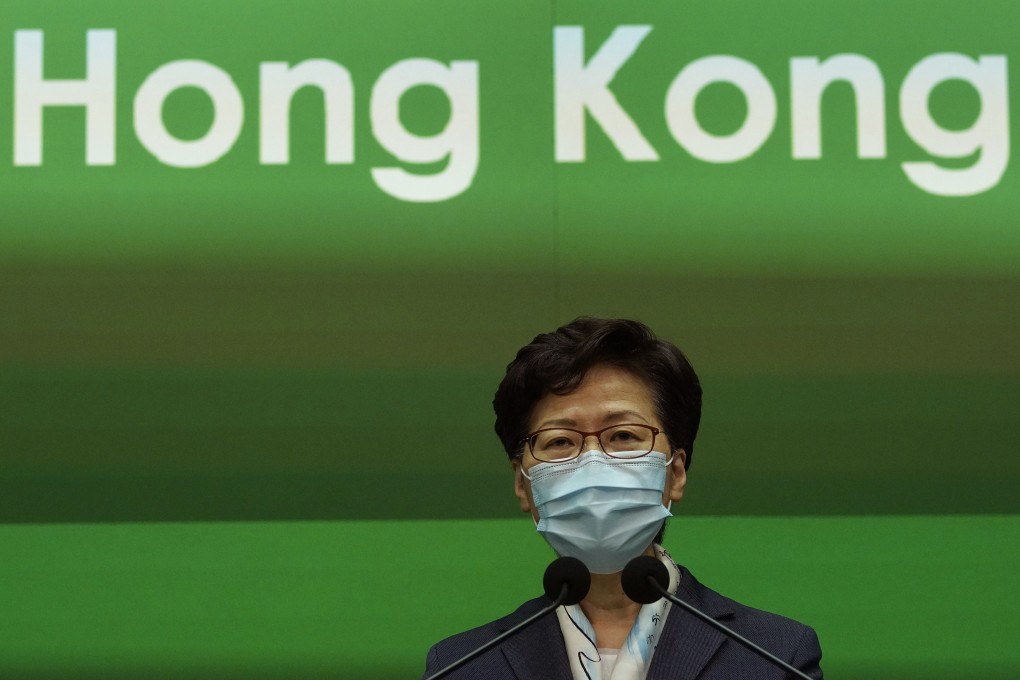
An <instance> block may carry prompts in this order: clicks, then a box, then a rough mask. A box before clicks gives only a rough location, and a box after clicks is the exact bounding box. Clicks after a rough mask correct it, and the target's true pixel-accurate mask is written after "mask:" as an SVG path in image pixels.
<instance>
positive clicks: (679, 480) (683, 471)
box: [665, 449, 687, 503]
mask: <svg viewBox="0 0 1020 680" xmlns="http://www.w3.org/2000/svg"><path fill="white" fill-rule="evenodd" d="M686 464H687V452H686V451H684V450H683V449H677V450H676V451H675V452H674V453H673V462H672V463H670V464H669V471H670V476H669V477H668V478H667V479H666V491H665V493H666V494H668V495H669V500H671V501H673V502H674V503H679V502H680V501H681V500H683V497H684V489H685V488H686V487H687V468H686V467H684V466H685V465H686Z"/></svg>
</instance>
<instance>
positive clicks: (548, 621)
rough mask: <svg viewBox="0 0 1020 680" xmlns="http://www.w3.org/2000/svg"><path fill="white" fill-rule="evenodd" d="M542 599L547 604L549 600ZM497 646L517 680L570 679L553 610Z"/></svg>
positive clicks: (568, 666) (563, 647)
mask: <svg viewBox="0 0 1020 680" xmlns="http://www.w3.org/2000/svg"><path fill="white" fill-rule="evenodd" d="M543 602H544V603H545V604H548V600H544V599H543ZM507 627H508V628H509V626H507ZM500 649H501V650H502V652H503V656H504V657H505V658H506V660H507V662H508V663H509V664H510V667H511V668H513V671H514V674H515V675H516V676H517V678H518V680H571V675H570V662H568V661H567V651H566V646H565V645H564V644H563V633H561V632H560V624H559V621H558V620H557V619H556V613H555V612H549V613H548V614H546V615H545V616H544V617H542V618H541V619H539V620H538V621H535V623H533V624H532V625H531V626H529V627H528V628H525V629H524V630H522V631H520V632H519V633H517V634H516V635H514V636H513V637H511V638H510V639H509V640H507V641H506V642H504V643H503V644H502V645H500Z"/></svg>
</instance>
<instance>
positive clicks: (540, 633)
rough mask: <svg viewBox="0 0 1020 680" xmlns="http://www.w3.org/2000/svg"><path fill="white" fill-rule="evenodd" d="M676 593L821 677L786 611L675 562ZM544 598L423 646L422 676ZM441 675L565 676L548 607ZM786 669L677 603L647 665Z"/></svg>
mask: <svg viewBox="0 0 1020 680" xmlns="http://www.w3.org/2000/svg"><path fill="white" fill-rule="evenodd" d="M680 573H681V578H680V586H679V588H678V589H677V593H676V594H677V597H679V598H680V599H682V600H684V601H686V602H688V603H690V604H692V605H694V606H695V607H697V608H698V609H700V610H701V611H703V612H705V613H706V614H708V615H710V616H711V617H712V618H714V619H716V620H717V621H720V622H722V623H723V624H724V625H726V626H727V627H728V628H730V629H732V630H734V631H736V632H737V633H739V634H741V635H743V636H744V637H746V638H747V639H749V640H750V641H751V642H754V643H756V644H758V645H760V646H761V647H764V648H765V649H766V650H768V651H770V652H772V653H773V654H775V655H776V656H778V657H779V658H780V659H783V660H785V661H786V662H788V663H789V664H790V665H791V666H793V667H794V668H798V669H800V670H802V671H804V672H805V673H807V674H808V675H810V676H811V677H812V678H817V679H818V680H821V678H822V669H821V667H820V665H819V663H820V662H821V658H822V650H821V647H820V646H819V644H818V637H817V636H816V635H815V631H814V630H812V629H811V628H809V627H808V626H805V625H803V624H801V623H797V622H796V621H794V620H792V619H788V618H785V617H782V616H778V615H776V614H770V613H768V612H763V611H761V610H758V609H752V608H751V607H745V606H744V605H742V604H740V603H738V602H734V601H733V600H731V599H729V598H727V597H723V596H722V595H720V594H719V593H717V592H715V591H713V590H711V589H710V588H706V587H705V586H703V585H701V584H700V583H698V581H697V579H695V578H694V576H692V575H691V573H690V572H689V571H687V570H686V569H685V568H684V567H680ZM548 604H549V600H547V599H546V598H538V599H535V600H529V601H528V602H525V603H524V604H523V605H521V606H520V607H519V608H518V609H517V611H515V612H514V613H513V614H510V615H509V616H505V617H503V618H501V619H499V620H498V621H493V622H492V623H488V624H486V625H484V626H481V627H479V628H475V629H474V630H469V631H467V632H465V633H460V634H459V635H454V636H453V637H450V638H447V639H446V640H443V641H442V642H439V643H438V644H436V645H435V646H433V647H432V649H430V650H429V653H428V658H427V660H426V665H425V676H426V677H427V676H429V675H431V674H432V673H435V672H437V671H439V670H441V669H443V668H445V667H446V666H447V665H449V664H451V663H453V662H454V661H456V660H457V659H459V658H461V657H462V656H464V655H465V654H467V653H468V652H470V651H471V650H473V649H476V648H478V647H480V646H482V645H483V644H485V643H486V642H488V641H489V640H492V639H493V638H495V637H496V636H498V635H499V634H500V633H502V632H503V631H505V630H507V629H509V628H511V627H513V626H514V625H515V624H517V623H520V622H521V621H523V620H524V619H526V618H527V617H528V616H530V615H532V614H534V613H535V612H537V611H538V610H540V609H541V608H542V607H544V606H546V605H548ZM446 677H447V678H456V679H457V680H467V679H469V678H477V679H480V680H571V675H570V663H569V661H567V650H566V647H565V646H564V643H563V635H562V633H561V632H560V624H559V621H558V620H557V618H556V615H555V614H554V613H550V614H548V615H547V616H544V617H543V618H541V619H539V620H538V621H536V622H535V623H534V624H532V625H531V626H530V627H528V628H525V629H524V630H522V631H520V632H519V633H517V634H516V635H514V636H512V637H510V638H509V639H508V640H506V641H504V642H503V644H501V645H498V646H496V647H495V648H493V649H490V650H489V651H487V652H486V653H485V654H482V655H481V656H480V657H478V658H476V659H473V660H472V661H470V662H468V663H467V664H466V665H464V666H461V667H460V668H458V669H457V670H456V671H454V672H453V673H452V674H450V675H448V676H446ZM787 677H788V675H787V674H786V673H785V672H783V671H781V670H780V669H778V668H776V667H775V666H773V665H772V664H770V663H769V662H767V661H765V660H764V659H762V658H760V657H759V656H757V655H756V654H754V653H753V652H751V651H750V650H748V649H746V648H744V647H742V646H740V645H739V644H738V643H736V642H733V641H732V640H728V639H727V638H726V636H725V635H723V634H722V633H720V632H718V631H717V630H715V629H714V628H712V627H711V626H709V625H707V624H706V623H704V622H703V621H699V620H698V619H697V618H695V617H694V616H693V615H691V614H689V613H687V612H685V611H684V610H682V609H680V608H679V607H677V606H673V607H672V608H671V609H670V612H669V616H668V617H666V625H665V627H664V628H663V630H662V633H661V635H660V636H659V642H658V645H657V646H656V648H655V653H654V655H653V656H652V664H651V666H650V667H649V669H648V680H665V679H667V678H669V679H670V680H694V679H695V678H697V679H698V680H781V679H784V678H787Z"/></svg>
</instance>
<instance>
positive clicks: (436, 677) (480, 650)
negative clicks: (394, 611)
mask: <svg viewBox="0 0 1020 680" xmlns="http://www.w3.org/2000/svg"><path fill="white" fill-rule="evenodd" d="M569 590H570V588H569V586H568V585H567V584H566V583H564V584H563V588H562V589H561V590H560V594H559V596H558V597H557V598H556V599H555V600H553V603H552V604H550V605H548V606H546V607H543V608H542V609H540V610H539V611H537V612H536V613H534V614H532V615H531V616H529V617H528V618H526V619H525V620H523V621H521V622H520V623H518V624H517V625H516V626H514V627H513V628H511V629H509V630H507V631H506V632H504V633H503V634H501V635H499V636H498V637H496V638H493V639H492V640H489V641H488V642H487V643H485V644H484V645H482V646H481V647H479V648H478V649H476V650H474V651H473V652H471V653H470V654H468V655H467V656H465V657H462V658H460V659H457V660H456V661H454V662H453V663H451V664H450V665H449V666H447V667H446V668H444V669H442V670H440V671H438V672H436V673H433V674H432V675H430V676H429V677H428V678H426V679H425V680H439V678H442V677H444V676H446V675H449V674H450V673H452V672H453V671H455V670H456V669H458V668H460V667H461V666H463V665H464V664H466V663H467V662H468V661H471V659H473V658H475V657H476V656H479V655H480V654H483V653H485V652H487V651H489V650H490V649H492V648H493V647H495V646H496V645H498V644H499V643H500V642H502V641H503V640H506V639H507V638H508V637H510V636H511V635H513V634H514V633H516V632H517V631H519V630H521V629H522V628H527V627H528V626H530V625H531V624H532V623H533V622H534V621H537V620H538V619H540V618H542V617H543V616H545V615H546V614H548V613H549V612H551V611H552V610H554V609H556V608H557V607H559V606H560V605H561V604H563V601H564V600H566V599H567V592H568V591H569ZM808 680H810V678H809V679H808Z"/></svg>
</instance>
